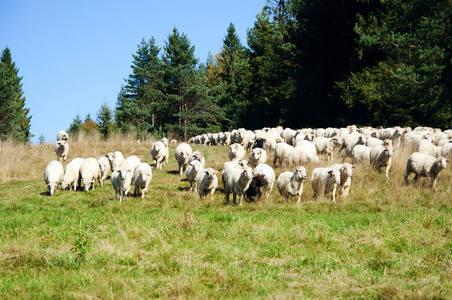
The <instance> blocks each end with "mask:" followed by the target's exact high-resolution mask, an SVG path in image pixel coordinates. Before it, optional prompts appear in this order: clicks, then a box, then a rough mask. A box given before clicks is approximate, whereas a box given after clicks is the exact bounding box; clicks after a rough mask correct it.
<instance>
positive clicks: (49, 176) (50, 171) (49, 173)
mask: <svg viewBox="0 0 452 300" xmlns="http://www.w3.org/2000/svg"><path fill="white" fill-rule="evenodd" d="M63 176H64V170H63V165H62V164H61V163H60V162H59V161H56V160H52V161H51V162H49V163H48V164H47V166H46V168H45V170H44V182H45V183H46V185H47V188H48V189H49V195H50V196H53V194H54V192H55V189H57V188H58V185H59V184H60V182H61V181H62V180H63Z"/></svg>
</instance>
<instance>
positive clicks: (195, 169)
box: [185, 159, 204, 192]
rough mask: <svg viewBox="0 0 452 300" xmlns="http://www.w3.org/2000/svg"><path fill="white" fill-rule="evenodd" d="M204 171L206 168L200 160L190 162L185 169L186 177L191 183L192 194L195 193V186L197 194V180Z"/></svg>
mask: <svg viewBox="0 0 452 300" xmlns="http://www.w3.org/2000/svg"><path fill="white" fill-rule="evenodd" d="M202 170H204V166H203V165H202V163H201V162H200V161H199V160H196V159H195V160H193V161H192V162H190V163H189V164H188V166H187V168H186V169H185V176H186V177H187V180H188V182H189V183H190V192H191V191H193V185H194V186H195V190H194V191H195V192H196V191H197V190H196V178H197V176H198V173H199V172H201V171H202Z"/></svg>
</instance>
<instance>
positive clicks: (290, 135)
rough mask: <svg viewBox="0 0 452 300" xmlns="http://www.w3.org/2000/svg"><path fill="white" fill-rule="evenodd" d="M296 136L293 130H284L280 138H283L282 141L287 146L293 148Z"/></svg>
mask: <svg viewBox="0 0 452 300" xmlns="http://www.w3.org/2000/svg"><path fill="white" fill-rule="evenodd" d="M296 134H297V131H296V130H293V129H290V128H286V129H284V132H283V133H282V137H283V138H284V141H285V142H286V143H287V144H289V145H291V146H293V145H294V139H295V135H296Z"/></svg>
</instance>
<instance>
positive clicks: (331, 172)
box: [328, 169, 341, 184]
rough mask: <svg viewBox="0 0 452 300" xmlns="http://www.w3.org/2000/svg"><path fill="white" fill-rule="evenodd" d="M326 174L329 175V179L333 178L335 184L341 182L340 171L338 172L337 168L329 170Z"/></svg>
mask: <svg viewBox="0 0 452 300" xmlns="http://www.w3.org/2000/svg"><path fill="white" fill-rule="evenodd" d="M328 175H329V176H330V177H331V179H333V181H334V182H335V183H336V184H340V183H341V172H339V170H337V169H334V170H329V171H328Z"/></svg>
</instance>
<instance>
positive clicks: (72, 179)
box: [61, 157, 85, 191]
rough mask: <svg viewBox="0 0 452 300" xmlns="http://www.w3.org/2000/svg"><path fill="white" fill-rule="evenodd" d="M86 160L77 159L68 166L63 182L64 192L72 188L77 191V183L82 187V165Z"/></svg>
mask: <svg viewBox="0 0 452 300" xmlns="http://www.w3.org/2000/svg"><path fill="white" fill-rule="evenodd" d="M84 160H85V159H84V158H80V157H77V158H74V159H73V160H71V162H70V163H68V164H67V166H66V169H65V172H64V176H63V181H62V182H61V189H62V190H65V189H67V188H69V189H71V187H73V190H74V191H75V190H76V189H77V183H78V184H79V186H80V181H79V179H80V165H81V164H82V162H83V161H84Z"/></svg>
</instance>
